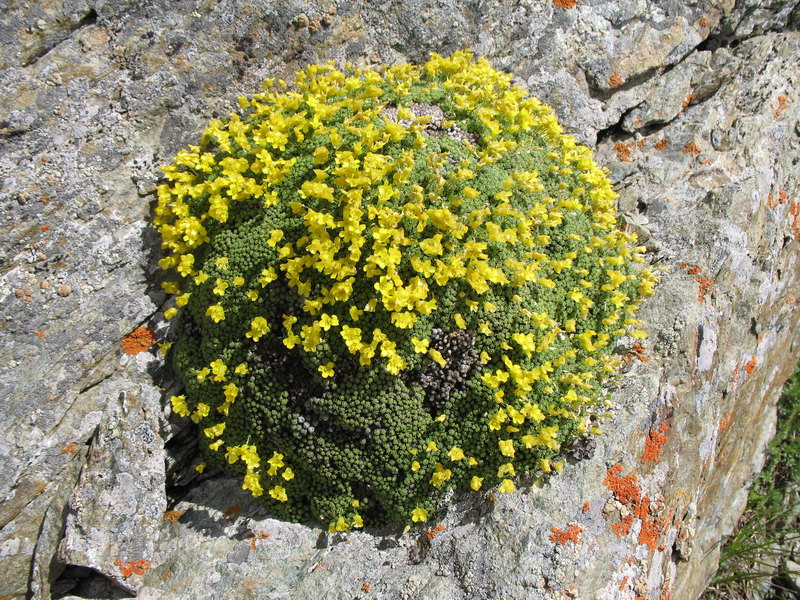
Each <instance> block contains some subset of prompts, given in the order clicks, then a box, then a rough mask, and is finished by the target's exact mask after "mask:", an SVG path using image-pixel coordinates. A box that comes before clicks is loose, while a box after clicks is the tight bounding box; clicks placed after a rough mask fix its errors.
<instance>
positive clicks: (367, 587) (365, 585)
mask: <svg viewBox="0 0 800 600" xmlns="http://www.w3.org/2000/svg"><path fill="white" fill-rule="evenodd" d="M371 589H372V586H371V585H370V584H368V583H365V584H364V585H362V586H361V591H362V592H368V591H370V590H371Z"/></svg>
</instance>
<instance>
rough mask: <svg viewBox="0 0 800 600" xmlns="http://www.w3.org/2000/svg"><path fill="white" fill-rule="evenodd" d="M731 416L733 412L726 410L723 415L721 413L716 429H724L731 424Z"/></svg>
mask: <svg viewBox="0 0 800 600" xmlns="http://www.w3.org/2000/svg"><path fill="white" fill-rule="evenodd" d="M732 418H733V412H731V411H728V412H726V413H725V414H724V415H722V420H721V421H720V422H719V427H718V428H717V431H725V430H726V429H727V428H728V425H730V424H731V419H732Z"/></svg>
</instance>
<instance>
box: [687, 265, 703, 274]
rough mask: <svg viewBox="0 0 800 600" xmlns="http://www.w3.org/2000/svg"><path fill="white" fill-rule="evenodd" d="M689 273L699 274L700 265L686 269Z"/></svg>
mask: <svg viewBox="0 0 800 600" xmlns="http://www.w3.org/2000/svg"><path fill="white" fill-rule="evenodd" d="M686 272H687V273H688V274H689V275H697V274H698V273H699V272H700V267H698V266H694V267H692V268H690V269H689V270H688V271H686Z"/></svg>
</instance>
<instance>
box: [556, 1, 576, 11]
mask: <svg viewBox="0 0 800 600" xmlns="http://www.w3.org/2000/svg"><path fill="white" fill-rule="evenodd" d="M553 4H555V5H556V8H560V9H561V10H569V9H570V8H575V4H576V2H575V0H553Z"/></svg>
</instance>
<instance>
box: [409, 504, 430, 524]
mask: <svg viewBox="0 0 800 600" xmlns="http://www.w3.org/2000/svg"><path fill="white" fill-rule="evenodd" d="M411 520H412V521H414V523H424V522H425V521H427V520H428V511H427V510H425V509H424V508H415V509H414V510H412V511H411Z"/></svg>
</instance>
